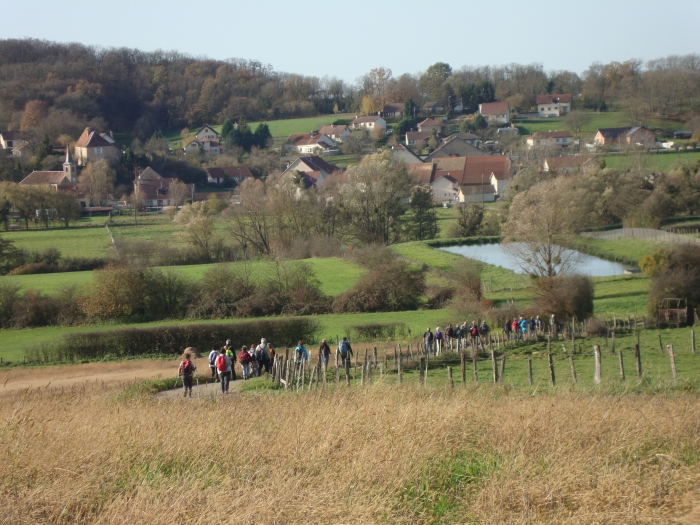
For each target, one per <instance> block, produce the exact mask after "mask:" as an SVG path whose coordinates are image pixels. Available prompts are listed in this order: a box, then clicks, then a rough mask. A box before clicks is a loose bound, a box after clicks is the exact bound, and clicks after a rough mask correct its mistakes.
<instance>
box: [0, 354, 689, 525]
mask: <svg viewBox="0 0 700 525" xmlns="http://www.w3.org/2000/svg"><path fill="white" fill-rule="evenodd" d="M605 365H606V363H604V366H605ZM605 370H606V369H605V368H604V373H606V371H605ZM39 373H44V374H46V375H45V377H47V383H48V382H49V381H50V370H45V371H42V370H37V374H39ZM507 373H508V372H506V374H507ZM430 374H431V372H429V377H430ZM407 375H408V374H407ZM581 375H584V374H583V373H582V374H581ZM249 383H250V382H249ZM544 383H545V381H542V382H538V388H537V389H536V388H520V389H513V388H511V387H509V386H508V385H506V386H505V387H500V386H499V387H493V386H487V385H486V384H485V381H482V383H481V384H480V386H478V387H474V386H472V385H471V384H470V385H469V387H468V388H455V389H454V390H448V389H446V388H445V387H444V384H442V385H439V386H438V388H427V389H426V388H419V387H416V386H412V385H411V384H406V385H404V386H402V387H396V386H393V385H394V384H395V383H394V382H393V381H392V382H391V383H389V381H388V380H387V381H385V382H381V381H379V380H377V383H376V384H375V385H374V386H371V387H363V388H355V387H353V388H346V387H343V388H339V389H337V390H335V389H334V388H333V389H331V390H329V391H325V392H323V391H320V390H314V391H312V392H303V393H299V394H296V395H284V394H282V393H279V394H268V395H263V394H261V393H259V392H252V393H243V394H241V393H234V394H232V395H228V396H223V395H211V396H206V397H203V398H201V399H198V398H193V399H182V398H174V399H170V398H166V399H162V398H154V397H153V396H152V395H149V394H148V393H147V392H144V393H142V394H141V395H136V396H130V397H129V396H124V395H122V392H123V390H122V389H119V388H115V387H112V388H108V387H105V386H104V385H103V384H101V383H99V382H97V381H96V382H93V383H92V384H90V383H87V384H81V385H80V386H76V387H73V388H64V389H60V388H53V387H48V388H43V387H42V388H35V389H27V390H23V391H17V392H9V393H6V394H4V396H5V398H4V400H3V401H4V402H3V403H1V404H0V417H2V420H3V421H5V422H6V424H5V426H4V427H3V435H2V439H3V450H4V452H3V453H4V455H5V458H6V460H5V461H3V462H2V464H1V466H0V490H2V491H3V492H4V493H8V494H10V493H11V494H12V495H13V504H12V505H7V506H6V508H5V510H4V516H5V518H4V520H5V521H6V522H7V523H25V522H29V521H30V520H29V519H28V518H27V517H28V516H45V517H46V518H45V519H46V521H47V522H65V523H98V522H99V523H112V524H127V523H129V524H131V523H143V522H148V523H152V524H153V525H160V524H165V523H182V522H187V523H191V524H194V525H199V524H208V523H212V522H216V523H218V522H224V521H225V522H227V523H236V524H237V523H241V524H242V523H252V522H255V523H256V524H261V525H265V524H278V523H280V522H284V523H395V524H409V523H411V524H437V523H484V524H496V523H499V524H500V523H679V524H691V523H697V517H698V516H700V506H698V499H697V487H698V485H699V484H700V469H699V468H698V467H699V466H700V453H699V452H698V450H700V447H699V442H698V432H697V422H698V421H699V420H700V404H699V403H698V397H697V394H695V393H693V392H682V391H678V390H680V389H676V390H675V391H674V390H673V389H672V388H669V389H668V391H667V392H663V393H662V394H661V395H651V394H646V393H641V394H637V395H629V394H628V395H625V394H621V393H620V392H621V391H623V390H624V385H623V386H620V387H616V388H607V387H606V386H607V385H604V387H603V388H598V389H586V388H584V387H580V388H578V391H575V392H570V391H569V385H568V384H566V383H565V382H564V381H562V386H561V387H558V388H557V389H556V390H555V391H553V392H547V393H546V394H545V395H537V396H533V395H532V394H533V390H534V391H539V389H546V385H545V384H544ZM627 383H628V384H629V385H633V384H634V383H635V382H634V381H628V382H627ZM246 386H252V385H246ZM132 391H133V389H132ZM243 443H246V444H248V446H247V448H245V447H243V445H242V444H243ZM251 443H252V444H257V445H255V446H253V445H250V444H251ZM259 444H263V445H262V449H261V448H260V446H259ZM300 487H303V490H300ZM290 494H293V495H294V497H293V498H290ZM40 521H43V520H40Z"/></svg>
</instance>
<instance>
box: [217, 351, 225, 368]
mask: <svg viewBox="0 0 700 525" xmlns="http://www.w3.org/2000/svg"><path fill="white" fill-rule="evenodd" d="M216 369H217V370H218V371H219V372H226V356H225V355H223V354H220V355H219V357H217V358H216Z"/></svg>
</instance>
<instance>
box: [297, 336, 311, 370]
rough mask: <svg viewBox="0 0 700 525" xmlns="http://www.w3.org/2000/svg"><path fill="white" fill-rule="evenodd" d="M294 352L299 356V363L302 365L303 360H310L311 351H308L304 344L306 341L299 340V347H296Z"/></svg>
mask: <svg viewBox="0 0 700 525" xmlns="http://www.w3.org/2000/svg"><path fill="white" fill-rule="evenodd" d="M294 354H295V355H296V357H297V364H298V365H300V364H301V363H302V362H303V361H308V360H309V353H308V352H307V351H306V347H305V346H304V341H299V343H298V344H297V347H296V348H295V349H294Z"/></svg>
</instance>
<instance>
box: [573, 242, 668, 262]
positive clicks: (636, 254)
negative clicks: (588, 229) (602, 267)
mask: <svg viewBox="0 0 700 525" xmlns="http://www.w3.org/2000/svg"><path fill="white" fill-rule="evenodd" d="M576 244H577V246H578V247H579V249H580V250H582V251H585V252H586V253H589V254H591V255H595V256H597V257H601V258H603V259H608V260H625V261H628V262H629V263H630V264H637V263H639V261H640V260H641V259H642V258H643V257H644V256H646V255H650V254H652V253H654V252H655V251H656V250H658V249H660V248H668V247H670V246H672V245H671V244H669V243H662V242H654V241H647V240H644V239H617V240H606V239H594V238H590V237H578V239H577V242H576Z"/></svg>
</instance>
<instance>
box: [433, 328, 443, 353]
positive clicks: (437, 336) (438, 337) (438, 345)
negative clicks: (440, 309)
mask: <svg viewBox="0 0 700 525" xmlns="http://www.w3.org/2000/svg"><path fill="white" fill-rule="evenodd" d="M433 339H434V340H435V355H440V353H441V352H442V342H443V341H444V339H445V336H444V335H443V333H442V332H441V331H440V327H439V326H438V327H437V328H436V329H435V333H434V334H433Z"/></svg>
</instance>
